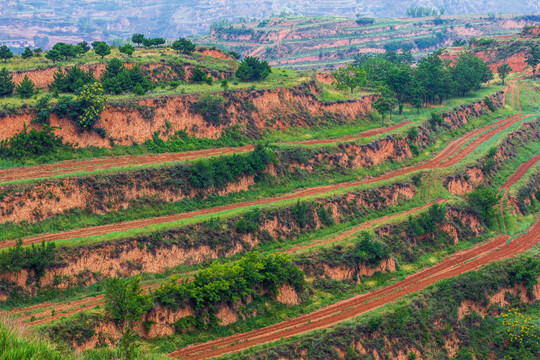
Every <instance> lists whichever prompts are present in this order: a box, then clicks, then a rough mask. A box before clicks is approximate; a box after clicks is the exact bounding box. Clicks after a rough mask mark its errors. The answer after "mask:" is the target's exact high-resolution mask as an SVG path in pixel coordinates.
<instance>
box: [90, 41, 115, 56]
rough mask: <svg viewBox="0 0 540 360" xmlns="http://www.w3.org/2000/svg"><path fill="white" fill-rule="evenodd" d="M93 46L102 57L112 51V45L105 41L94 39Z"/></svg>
mask: <svg viewBox="0 0 540 360" xmlns="http://www.w3.org/2000/svg"><path fill="white" fill-rule="evenodd" d="M92 46H93V47H94V51H95V52H96V54H97V55H99V56H101V58H102V59H103V58H104V57H105V56H107V55H109V54H110V53H111V47H110V46H109V45H107V44H106V43H105V42H104V41H94V42H93V43H92Z"/></svg>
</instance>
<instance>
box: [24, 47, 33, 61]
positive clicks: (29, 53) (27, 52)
mask: <svg viewBox="0 0 540 360" xmlns="http://www.w3.org/2000/svg"><path fill="white" fill-rule="evenodd" d="M21 56H22V58H23V59H28V58H31V57H32V56H34V52H33V51H32V50H31V49H30V48H29V47H27V48H26V49H24V52H23V53H22V54H21Z"/></svg>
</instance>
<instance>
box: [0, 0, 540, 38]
mask: <svg viewBox="0 0 540 360" xmlns="http://www.w3.org/2000/svg"><path fill="white" fill-rule="evenodd" d="M415 5H422V6H428V7H435V8H437V9H439V8H442V7H444V8H445V10H446V14H469V13H499V12H505V13H538V12H540V2H539V1H538V0H520V1H508V0H421V1H419V0H400V1H395V0H333V1H314V0H294V1H292V0H212V1H211V0H152V1H150V0H86V1H80V0H0V41H6V40H15V41H20V40H27V41H30V42H31V41H34V40H37V41H38V45H40V46H46V45H45V44H46V43H47V42H50V43H54V42H57V41H77V40H79V39H81V38H86V39H109V40H110V39H114V38H125V37H127V36H129V35H130V34H132V33H134V32H144V33H146V34H148V35H153V36H158V35H159V36H165V37H167V38H174V37H176V36H178V35H180V34H204V33H206V32H208V30H209V28H210V25H211V24H212V23H213V22H215V21H218V20H222V19H229V20H233V21H236V20H239V19H240V18H253V17H255V18H258V19H261V18H266V17H269V16H270V15H272V14H279V13H281V12H282V11H287V12H294V13H296V14H304V15H340V16H348V17H354V16H355V15H356V14H360V15H363V16H376V17H399V16H404V14H405V11H406V9H407V8H409V7H411V6H415ZM34 38H35V39H34ZM38 38H41V39H40V40H38Z"/></svg>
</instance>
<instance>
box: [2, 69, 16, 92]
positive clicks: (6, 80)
mask: <svg viewBox="0 0 540 360" xmlns="http://www.w3.org/2000/svg"><path fill="white" fill-rule="evenodd" d="M14 89H15V83H14V82H13V76H12V75H11V74H10V73H9V71H7V69H6V68H3V69H2V70H0V97H4V96H9V95H11V94H12V93H13V90H14Z"/></svg>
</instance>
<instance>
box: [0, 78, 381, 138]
mask: <svg viewBox="0 0 540 360" xmlns="http://www.w3.org/2000/svg"><path fill="white" fill-rule="evenodd" d="M317 94H318V88H317V86H316V84H315V83H313V82H312V83H309V84H304V85H300V86H297V87H293V88H275V89H269V90H255V91H235V92H227V93H223V94H217V95H216V96H217V99H218V100H219V101H220V103H221V104H222V109H221V111H220V114H219V117H220V119H219V121H217V122H216V121H215V120H214V118H213V117H212V116H209V115H208V113H207V111H210V110H196V107H197V105H196V104H198V102H199V101H201V100H200V99H201V97H200V96H198V95H171V96H165V97H160V98H144V99H139V100H133V101H124V102H120V103H118V104H108V105H107V107H106V108H105V110H104V111H103V112H102V113H101V118H100V119H99V120H98V122H97V123H96V124H95V127H96V128H101V129H104V130H105V132H106V136H105V137H102V136H100V135H99V134H98V133H97V132H94V131H86V132H83V133H81V132H80V131H79V130H78V129H77V128H76V126H75V125H74V123H73V122H72V121H70V120H68V119H65V118H59V117H58V116H57V115H56V114H52V115H51V119H50V123H51V126H55V127H60V129H57V130H56V133H57V134H58V135H61V136H62V137H63V138H64V140H65V141H67V142H70V143H72V144H75V145H76V146H79V147H87V146H98V147H110V146H111V144H112V143H114V144H120V145H132V144H134V143H138V144H141V143H143V142H145V141H146V140H151V139H152V138H153V136H154V134H160V135H161V138H163V139H168V138H169V137H170V136H171V135H173V134H174V133H175V132H176V131H183V130H185V131H187V133H188V134H189V135H191V136H194V137H200V138H201V137H204V138H212V139H215V138H218V137H220V136H221V135H222V134H223V133H224V131H226V129H228V128H230V127H231V126H235V125H237V126H238V127H239V129H238V130H239V131H240V132H241V133H243V134H245V135H246V136H248V137H250V138H257V137H260V135H261V134H262V133H263V132H264V131H265V130H272V129H274V130H275V129H286V128H288V127H291V126H303V127H310V126H316V125H321V124H328V123H330V122H331V123H332V124H344V123H347V122H348V121H351V120H353V119H357V118H359V117H363V116H365V115H367V113H368V112H370V111H372V108H371V102H372V100H373V97H372V96H366V97H363V98H362V99H360V100H352V101H345V102H335V103H323V102H321V101H320V100H319V99H318V98H317V96H316V95H317ZM220 99H221V100H220ZM213 106H218V105H213ZM212 111H213V110H212ZM2 115H3V116H2V117H0V127H2V129H3V131H2V134H0V140H3V139H7V138H9V137H11V136H13V135H15V134H16V133H17V132H19V131H21V130H22V129H23V128H24V125H25V124H27V125H28V124H30V123H31V120H32V119H33V118H34V117H35V110H33V109H19V110H18V111H17V113H16V114H6V113H3V114H2ZM32 126H38V125H34V124H33V125H32Z"/></svg>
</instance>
